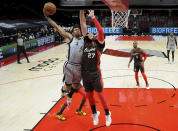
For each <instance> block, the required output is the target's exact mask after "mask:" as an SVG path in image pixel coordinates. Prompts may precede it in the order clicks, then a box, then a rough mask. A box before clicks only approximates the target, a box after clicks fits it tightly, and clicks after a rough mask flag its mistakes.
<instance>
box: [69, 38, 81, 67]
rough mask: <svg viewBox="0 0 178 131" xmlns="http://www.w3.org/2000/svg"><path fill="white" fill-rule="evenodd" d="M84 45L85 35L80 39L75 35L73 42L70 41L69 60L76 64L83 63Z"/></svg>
mask: <svg viewBox="0 0 178 131" xmlns="http://www.w3.org/2000/svg"><path fill="white" fill-rule="evenodd" d="M83 47H84V39H83V37H81V38H80V40H78V39H76V38H75V37H73V39H72V41H71V43H69V48H68V61H69V62H71V63H74V64H81V62H82V54H83Z"/></svg>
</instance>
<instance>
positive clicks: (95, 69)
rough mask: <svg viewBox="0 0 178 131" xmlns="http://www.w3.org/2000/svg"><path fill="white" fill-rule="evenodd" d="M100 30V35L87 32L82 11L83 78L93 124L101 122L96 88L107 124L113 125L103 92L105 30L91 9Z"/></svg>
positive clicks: (91, 16)
mask: <svg viewBox="0 0 178 131" xmlns="http://www.w3.org/2000/svg"><path fill="white" fill-rule="evenodd" d="M88 17H90V18H91V19H92V20H93V22H94V24H95V27H96V28H97V31H98V36H95V35H94V34H88V33H87V26H86V19H85V15H84V11H80V23H81V29H82V34H83V36H84V48H83V58H82V78H83V85H84V88H85V91H86V93H87V98H88V99H89V103H90V106H91V110H92V113H93V114H92V117H93V124H94V125H97V124H98V123H99V119H98V117H99V115H100V112H99V111H96V103H95V99H94V90H95V91H96V92H97V94H98V96H99V98H100V100H101V103H102V105H103V108H104V110H105V118H106V126H110V125H111V113H110V112H109V107H108V103H107V101H106V98H105V96H104V93H103V80H102V75H101V70H100V56H101V54H102V51H103V49H104V46H105V41H104V32H103V29H102V27H101V25H100V24H99V22H98V20H97V19H96V18H95V15H94V11H93V10H90V11H89V15H88Z"/></svg>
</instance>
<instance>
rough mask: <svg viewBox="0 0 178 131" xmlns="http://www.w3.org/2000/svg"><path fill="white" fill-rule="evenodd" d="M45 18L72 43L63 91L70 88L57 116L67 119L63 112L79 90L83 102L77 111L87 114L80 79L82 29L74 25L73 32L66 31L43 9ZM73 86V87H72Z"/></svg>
mask: <svg viewBox="0 0 178 131" xmlns="http://www.w3.org/2000/svg"><path fill="white" fill-rule="evenodd" d="M43 13H44V16H45V18H46V19H47V20H48V22H49V23H50V24H51V25H52V26H53V27H54V28H56V29H57V31H58V32H59V34H60V35H61V36H63V37H64V38H66V39H68V40H69V41H70V43H68V46H69V49H68V60H67V61H66V62H65V63H64V79H63V80H64V82H65V86H63V87H62V91H64V90H70V92H69V94H68V96H67V102H66V103H64V104H63V106H62V108H61V110H60V112H59V113H57V117H58V119H59V120H65V117H63V115H62V112H63V111H64V109H65V108H66V107H67V105H71V98H72V94H73V93H74V92H77V91H78V92H79V93H80V94H81V95H82V96H83V99H82V102H81V105H80V107H79V109H78V110H77V111H76V114H79V115H86V113H85V112H83V111H82V110H81V109H82V106H83V105H84V103H85V101H86V94H85V92H84V89H83V88H80V87H81V85H80V81H81V61H82V54H83V46H84V39H83V38H82V37H81V31H80V28H79V27H74V28H73V31H72V34H70V33H68V32H66V31H65V30H64V29H63V28H62V27H61V26H59V25H57V24H56V23H55V22H54V21H53V20H52V19H51V18H49V17H48V16H47V13H46V12H45V10H43ZM71 87H72V88H71Z"/></svg>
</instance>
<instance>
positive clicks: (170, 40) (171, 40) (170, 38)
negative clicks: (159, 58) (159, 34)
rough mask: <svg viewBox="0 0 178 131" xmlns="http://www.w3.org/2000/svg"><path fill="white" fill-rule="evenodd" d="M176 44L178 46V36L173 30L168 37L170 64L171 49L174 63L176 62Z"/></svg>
mask: <svg viewBox="0 0 178 131" xmlns="http://www.w3.org/2000/svg"><path fill="white" fill-rule="evenodd" d="M175 45H176V46H177V39H176V36H174V34H173V32H171V33H170V35H169V36H168V37H167V57H168V63H169V64H171V62H170V59H169V53H170V50H171V51H172V63H174V52H175ZM177 49H178V46H177Z"/></svg>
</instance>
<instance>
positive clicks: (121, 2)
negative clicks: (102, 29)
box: [102, 0, 130, 30]
mask: <svg viewBox="0 0 178 131" xmlns="http://www.w3.org/2000/svg"><path fill="white" fill-rule="evenodd" d="M102 1H103V2H104V3H105V4H106V5H107V6H108V7H109V8H110V9H111V14H112V29H113V30H114V29H115V28H116V27H118V26H121V27H123V28H125V27H126V28H128V18H129V15H130V10H129V0H102Z"/></svg>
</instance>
